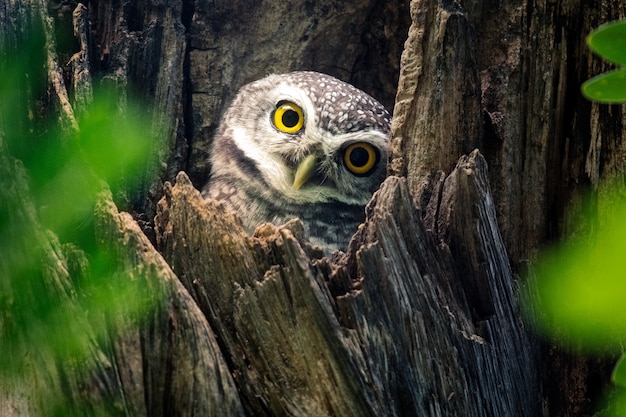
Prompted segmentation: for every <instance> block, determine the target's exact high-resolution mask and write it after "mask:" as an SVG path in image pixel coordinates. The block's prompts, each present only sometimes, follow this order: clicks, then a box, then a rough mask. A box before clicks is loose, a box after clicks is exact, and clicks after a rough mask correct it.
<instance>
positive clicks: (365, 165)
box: [343, 142, 378, 175]
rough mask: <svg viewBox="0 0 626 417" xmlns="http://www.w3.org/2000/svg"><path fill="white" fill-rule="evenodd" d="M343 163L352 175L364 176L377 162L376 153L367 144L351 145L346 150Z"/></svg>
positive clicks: (373, 148)
mask: <svg viewBox="0 0 626 417" xmlns="http://www.w3.org/2000/svg"><path fill="white" fill-rule="evenodd" d="M343 162H344V163H345V164H346V168H348V169H349V170H350V172H352V173H353V174H354V175H366V174H368V173H369V172H370V171H371V170H372V169H373V168H374V166H375V165H376V162H378V151H377V150H376V148H375V147H373V146H372V145H370V144H369V143H365V142H357V143H353V144H352V145H350V146H348V147H347V148H346V151H345V153H344V154H343Z"/></svg>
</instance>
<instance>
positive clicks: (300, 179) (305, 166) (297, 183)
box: [293, 155, 317, 190]
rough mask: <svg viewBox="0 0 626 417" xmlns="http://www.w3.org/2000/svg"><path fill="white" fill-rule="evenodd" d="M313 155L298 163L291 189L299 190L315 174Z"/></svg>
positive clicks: (314, 158)
mask: <svg viewBox="0 0 626 417" xmlns="http://www.w3.org/2000/svg"><path fill="white" fill-rule="evenodd" d="M316 159H317V158H316V157H315V155H309V156H307V157H306V158H304V159H303V160H302V161H300V164H298V168H297V169H296V175H294V178H293V189H294V190H299V189H300V187H302V186H303V185H304V184H306V182H307V181H308V180H309V178H311V176H312V175H313V173H314V172H315V161H316Z"/></svg>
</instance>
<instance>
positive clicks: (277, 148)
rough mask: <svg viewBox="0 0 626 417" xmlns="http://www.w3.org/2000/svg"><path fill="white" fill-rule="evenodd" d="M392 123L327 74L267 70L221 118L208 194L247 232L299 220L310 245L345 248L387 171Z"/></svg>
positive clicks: (376, 105)
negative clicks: (234, 215) (239, 220)
mask: <svg viewBox="0 0 626 417" xmlns="http://www.w3.org/2000/svg"><path fill="white" fill-rule="evenodd" d="M389 127H390V116H389V113H387V111H386V110H385V109H384V107H383V106H382V105H381V104H380V103H378V102H377V101H376V100H375V99H373V98H372V97H370V96H369V95H367V94H365V93H364V92H362V91H360V90H358V89H357V88H355V87H353V86H351V85H349V84H346V83H344V82H342V81H340V80H338V79H336V78H333V77H331V76H329V75H324V74H320V73H316V72H292V73H289V74H282V75H270V76H267V77H265V78H263V79H261V80H258V81H255V82H252V83H250V84H247V85H245V86H244V87H242V88H241V90H240V91H239V92H238V94H237V96H236V97H235V99H234V100H233V102H232V103H231V105H230V107H229V108H228V110H227V111H226V113H225V114H224V116H223V118H222V120H221V122H220V127H219V130H218V132H217V135H216V137H215V140H214V144H213V149H212V154H211V165H212V176H211V178H210V180H209V182H208V183H207V184H206V186H205V187H204V188H203V195H204V196H205V197H206V198H214V199H217V200H222V201H224V202H225V203H226V204H227V205H228V206H229V207H230V208H232V209H233V210H234V211H236V212H237V213H239V215H240V216H241V218H242V220H243V222H244V225H245V226H246V228H247V229H248V231H250V232H251V231H253V230H254V229H255V228H256V227H257V226H259V225H261V224H262V223H264V222H272V223H275V224H281V223H284V222H286V221H287V220H289V219H291V218H295V217H298V218H300V219H301V220H302V221H303V222H304V225H305V229H306V231H307V233H308V236H309V239H310V240H311V242H313V243H315V244H320V245H322V246H324V247H325V248H326V249H328V250H332V249H336V248H338V249H345V248H346V246H347V244H348V242H349V240H350V238H351V236H352V235H353V234H354V232H355V231H356V229H357V226H358V224H359V223H360V222H362V221H363V219H364V217H365V214H364V206H365V204H366V203H367V202H368V201H369V199H370V197H371V196H372V193H373V192H374V191H375V190H376V189H377V188H378V186H379V185H380V183H381V182H382V180H383V179H384V177H385V172H386V167H385V166H386V159H387V152H386V148H387V136H388V134H389Z"/></svg>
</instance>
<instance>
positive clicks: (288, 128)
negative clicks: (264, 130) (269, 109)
mask: <svg viewBox="0 0 626 417" xmlns="http://www.w3.org/2000/svg"><path fill="white" fill-rule="evenodd" d="M272 120H273V122H274V126H276V129H278V130H280V131H281V132H285V133H297V132H299V131H300V130H302V128H303V127H304V114H303V113H302V109H301V108H300V106H298V105H297V104H295V103H292V102H290V101H286V102H281V103H279V105H278V107H276V110H274V114H273V115H272Z"/></svg>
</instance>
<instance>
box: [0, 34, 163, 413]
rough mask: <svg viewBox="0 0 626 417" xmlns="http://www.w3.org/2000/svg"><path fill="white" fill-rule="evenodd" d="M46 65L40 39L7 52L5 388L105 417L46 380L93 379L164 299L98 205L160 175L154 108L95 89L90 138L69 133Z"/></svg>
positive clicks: (1, 112)
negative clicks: (103, 228) (126, 261)
mask: <svg viewBox="0 0 626 417" xmlns="http://www.w3.org/2000/svg"><path fill="white" fill-rule="evenodd" d="M0 46H1V45H0ZM45 62H46V61H45V51H44V40H43V36H41V34H39V33H37V32H33V33H32V36H31V37H30V38H29V39H28V40H27V41H26V42H25V43H24V44H22V45H20V47H19V48H17V49H11V48H8V49H7V48H0V164H2V166H0V174H1V175H0V384H1V385H4V388H5V389H6V387H12V386H13V387H15V386H21V385H26V386H29V388H31V389H32V390H33V391H32V392H30V393H29V395H33V394H34V396H33V398H32V401H35V402H37V403H39V406H40V407H43V408H44V409H46V410H45V411H46V412H45V413H44V414H46V415H65V416H67V415H71V414H72V413H76V414H77V415H95V414H98V413H99V412H96V411H94V410H95V409H96V408H97V406H96V405H95V404H91V405H90V406H89V407H91V408H92V411H93V412H89V413H88V412H86V411H85V410H79V411H77V410H76V408H75V406H73V405H72V404H71V403H68V402H67V401H66V399H64V398H60V397H56V398H54V397H51V398H45V397H46V395H48V396H50V395H52V396H54V395H55V391H54V389H57V391H56V394H58V390H61V389H64V387H52V386H47V384H46V381H48V380H49V381H54V377H50V376H49V375H48V372H60V373H62V374H63V375H65V377H66V378H72V375H68V374H72V373H73V372H77V373H81V372H88V370H85V369H81V366H82V365H79V364H85V363H89V358H90V355H94V354H95V352H96V351H98V350H99V347H98V346H99V344H106V342H105V341H106V339H107V337H109V335H110V334H111V332H113V334H116V333H121V332H123V331H124V328H125V327H128V326H131V325H135V324H137V323H138V321H140V320H141V318H142V317H143V316H145V315H146V314H147V313H148V312H149V310H150V308H152V307H153V306H155V304H156V303H158V301H159V297H160V293H159V289H158V288H154V287H155V285H154V283H149V282H147V280H146V279H145V278H143V277H136V276H131V275H130V273H129V271H125V270H124V267H123V266H122V265H121V264H120V261H119V259H118V258H117V254H116V247H115V245H111V244H110V242H107V241H103V240H102V239H97V237H96V235H95V229H94V208H95V206H96V203H97V201H98V200H99V199H101V198H103V197H102V196H103V195H106V194H107V193H110V191H109V190H112V191H113V192H114V193H120V192H124V191H125V189H126V188H127V187H128V184H129V181H127V179H128V178H129V177H133V176H136V175H139V174H140V173H145V171H146V170H148V171H149V170H153V169H154V167H151V166H150V161H151V160H153V159H154V158H150V152H151V150H152V149H154V148H155V147H156V146H155V145H154V144H153V143H152V141H153V140H155V138H152V137H151V136H150V121H149V120H148V118H147V117H144V116H143V115H144V114H145V113H146V112H145V108H144V107H142V106H141V105H140V104H139V103H134V102H133V101H132V100H127V99H126V98H125V99H124V100H120V98H119V97H118V96H117V95H116V94H115V92H116V90H115V89H114V88H108V89H100V90H96V91H94V95H93V103H92V104H91V105H90V106H89V107H88V108H86V109H82V110H81V111H80V112H79V116H78V118H77V122H78V126H79V129H78V131H75V130H73V129H67V127H63V126H61V125H60V122H59V120H60V118H59V112H60V111H61V110H60V109H57V108H55V106H54V100H53V99H51V97H50V94H49V91H48V81H47V73H46V64H45ZM121 103H123V105H122V104H121ZM24 190H29V191H30V192H29V193H27V194H25V193H24ZM156 287H158V285H157V286H156ZM55 367H56V369H57V370H56V371H52V370H53V369H55ZM37 376H40V378H41V379H40V380H39V381H37V378H36V377H37ZM3 381H4V382H3ZM9 381H10V382H9ZM37 395H39V396H40V397H39V398H37ZM79 408H80V407H79Z"/></svg>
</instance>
